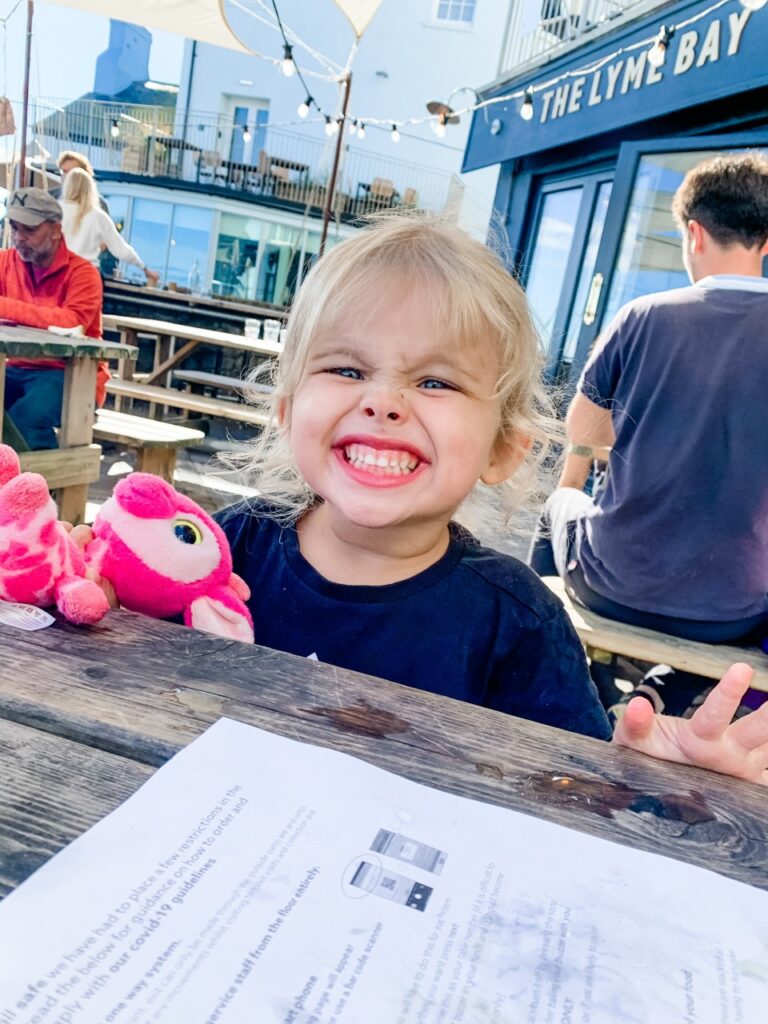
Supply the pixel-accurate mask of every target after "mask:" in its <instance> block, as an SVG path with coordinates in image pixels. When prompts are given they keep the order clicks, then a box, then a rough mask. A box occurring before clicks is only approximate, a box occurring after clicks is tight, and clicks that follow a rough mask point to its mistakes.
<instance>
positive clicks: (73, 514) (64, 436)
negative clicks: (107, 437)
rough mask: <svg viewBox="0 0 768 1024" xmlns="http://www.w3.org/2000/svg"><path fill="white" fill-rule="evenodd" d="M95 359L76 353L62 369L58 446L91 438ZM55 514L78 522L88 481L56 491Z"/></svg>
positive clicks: (93, 414) (70, 446)
mask: <svg viewBox="0 0 768 1024" xmlns="http://www.w3.org/2000/svg"><path fill="white" fill-rule="evenodd" d="M97 366H98V364H97V361H96V360H95V359H89V358H88V357H86V356H79V357H77V358H74V359H71V360H69V361H68V362H67V367H66V369H65V371H64V397H63V401H62V406H61V430H60V431H59V448H73V447H75V446H76V445H84V444H90V443H91V442H92V441H93V423H94V420H95V418H96V372H97ZM57 498H58V504H59V517H60V518H61V519H64V520H66V522H69V523H74V524H75V525H76V524H77V523H82V522H83V520H84V519H85V503H86V500H87V498H88V484H75V485H71V486H69V487H62V488H60V489H59V491H58V494H57Z"/></svg>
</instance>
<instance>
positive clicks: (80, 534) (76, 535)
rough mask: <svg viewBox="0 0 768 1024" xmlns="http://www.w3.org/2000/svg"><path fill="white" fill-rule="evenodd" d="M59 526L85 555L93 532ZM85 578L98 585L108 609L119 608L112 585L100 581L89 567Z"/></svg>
mask: <svg viewBox="0 0 768 1024" xmlns="http://www.w3.org/2000/svg"><path fill="white" fill-rule="evenodd" d="M61 525H62V526H63V527H64V529H65V530H66V531H67V532H68V533H69V536H70V537H71V538H72V540H73V541H74V542H75V544H77V546H78V547H79V548H80V550H81V551H82V552H83V553H85V549H86V548H87V547H88V545H89V544H90V543H91V541H92V540H93V539H94V537H93V530H92V529H91V528H90V526H75V527H74V528H73V526H72V524H71V523H64V522H62V524H61ZM85 576H86V579H89V580H93V582H94V583H98V585H99V586H100V587H101V589H102V590H103V591H104V596H105V597H106V599H107V601H108V602H109V607H110V608H119V607H120V602H119V601H118V600H117V594H116V593H115V588H114V587H113V586H112V584H111V583H110V582H109V580H105V579H102V577H101V576H99V574H98V573H97V572H96V570H95V569H94V568H92V567H91V566H88V567H87V568H86V570H85Z"/></svg>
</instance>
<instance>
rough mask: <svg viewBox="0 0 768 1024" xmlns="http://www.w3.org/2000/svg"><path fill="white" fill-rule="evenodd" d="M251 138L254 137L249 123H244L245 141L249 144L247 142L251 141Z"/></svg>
mask: <svg viewBox="0 0 768 1024" xmlns="http://www.w3.org/2000/svg"><path fill="white" fill-rule="evenodd" d="M251 138H252V136H251V129H250V128H249V127H248V125H247V124H244V125H243V142H245V143H246V144H247V143H249V142H250V141H251Z"/></svg>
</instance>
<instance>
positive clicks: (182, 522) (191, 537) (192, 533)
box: [173, 519, 203, 544]
mask: <svg viewBox="0 0 768 1024" xmlns="http://www.w3.org/2000/svg"><path fill="white" fill-rule="evenodd" d="M173 532H174V534H175V535H176V537H177V538H178V540H180V541H181V543H182V544H202V543H203V534H202V531H201V530H200V527H199V526H198V525H197V523H193V522H191V520H189V519H177V520H176V521H175V522H174V524H173Z"/></svg>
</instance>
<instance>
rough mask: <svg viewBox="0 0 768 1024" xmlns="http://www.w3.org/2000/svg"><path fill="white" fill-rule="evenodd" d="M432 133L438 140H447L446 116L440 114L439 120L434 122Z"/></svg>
mask: <svg viewBox="0 0 768 1024" xmlns="http://www.w3.org/2000/svg"><path fill="white" fill-rule="evenodd" d="M432 131H433V132H434V133H435V135H436V136H437V137H438V139H444V138H445V114H439V115H438V117H437V120H435V121H433V122H432Z"/></svg>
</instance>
